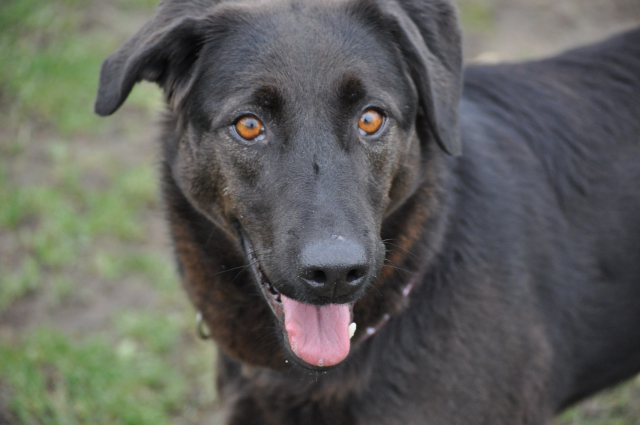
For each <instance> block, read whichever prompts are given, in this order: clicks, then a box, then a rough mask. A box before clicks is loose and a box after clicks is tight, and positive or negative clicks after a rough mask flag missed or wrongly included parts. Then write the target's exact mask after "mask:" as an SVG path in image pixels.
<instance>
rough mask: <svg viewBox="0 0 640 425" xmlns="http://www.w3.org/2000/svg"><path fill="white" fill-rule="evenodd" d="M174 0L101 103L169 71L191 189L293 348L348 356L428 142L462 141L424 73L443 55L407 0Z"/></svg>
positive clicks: (329, 360)
mask: <svg viewBox="0 0 640 425" xmlns="http://www.w3.org/2000/svg"><path fill="white" fill-rule="evenodd" d="M178 6H181V5H180V4H176V5H174V6H172V3H171V2H168V3H166V4H165V9H164V11H165V13H164V14H163V9H162V8H161V9H160V11H159V12H158V15H157V16H156V19H155V21H156V22H154V21H153V20H152V21H151V23H150V24H148V27H149V28H147V30H146V31H145V29H143V30H142V31H141V32H140V33H139V34H138V35H137V36H138V40H135V37H134V38H133V39H132V40H134V41H133V42H130V44H131V45H130V46H128V47H127V45H125V47H123V49H121V50H125V51H124V52H123V53H120V52H117V53H116V54H115V55H114V56H117V57H114V58H113V59H111V65H109V64H108V61H109V60H108V61H107V62H106V63H105V68H104V69H103V74H102V81H101V93H99V98H98V103H97V106H96V108H97V110H98V111H99V112H103V113H110V112H112V111H113V110H115V108H117V107H118V106H119V104H120V103H122V101H124V98H123V96H124V97H126V94H127V93H128V90H130V88H131V86H132V85H133V83H134V82H135V81H137V80H139V79H140V78H146V79H149V80H152V81H157V82H159V83H160V85H161V86H162V87H163V88H164V89H165V91H166V93H167V97H168V100H169V104H170V105H171V107H172V108H173V112H174V113H175V114H176V115H177V116H179V123H180V124H179V125H180V128H179V129H176V131H180V132H181V137H179V138H178V140H179V141H177V142H176V143H175V144H174V145H172V146H169V147H168V148H167V152H168V158H167V160H168V162H169V163H170V166H171V169H172V174H173V178H174V179H175V181H176V182H177V184H178V186H179V187H180V189H181V191H182V192H183V194H184V195H185V197H186V198H187V199H188V200H189V202H190V203H191V204H192V205H193V207H195V208H196V209H197V210H198V211H199V212H200V213H202V214H203V215H204V216H206V217H207V218H209V220H210V221H211V222H213V223H215V224H216V225H217V226H219V227H220V228H223V229H224V230H225V231H226V232H227V233H228V234H229V235H230V236H231V238H233V239H235V240H237V241H238V245H239V247H240V249H241V250H242V251H243V252H244V256H245V258H246V259H247V262H248V263H249V264H250V265H251V267H250V268H251V270H252V273H253V277H254V280H255V284H256V285H258V286H259V288H260V289H261V292H262V294H263V296H264V301H265V302H266V303H268V304H269V305H270V306H271V308H272V310H273V312H274V314H275V316H276V318H277V320H278V322H279V323H280V325H281V329H282V331H283V333H284V336H285V338H283V340H284V342H285V345H286V347H287V348H288V349H289V351H290V352H292V353H293V355H294V358H295V359H296V360H298V361H299V362H300V363H302V364H303V365H305V366H309V367H329V366H333V365H335V364H338V363H340V362H341V361H342V360H344V358H345V357H346V356H347V355H348V353H349V349H350V344H349V325H350V323H351V322H352V319H353V317H352V315H353V313H352V307H353V304H354V303H355V302H356V301H357V300H359V299H361V298H362V297H363V296H364V294H365V293H366V291H367V289H369V288H370V287H372V286H373V285H374V283H375V281H376V279H377V278H378V276H379V275H380V270H381V268H382V266H383V262H384V259H385V248H384V244H383V242H382V240H381V236H380V233H381V226H382V223H383V220H384V218H385V216H386V215H388V214H389V213H390V212H391V211H393V210H394V209H395V208H397V207H398V206H399V205H400V204H401V203H402V202H403V201H404V200H406V199H407V198H408V197H409V196H410V195H411V194H412V192H413V191H414V190H415V189H416V187H417V186H418V185H419V184H420V183H421V181H422V174H423V173H424V169H423V165H424V163H425V161H424V154H423V150H424V149H425V144H433V143H436V142H437V143H439V144H440V145H441V146H442V148H443V149H445V150H449V151H450V152H455V151H457V150H458V147H457V145H456V143H457V140H455V138H456V136H455V132H454V133H451V134H449V135H447V134H446V133H447V131H446V130H438V129H437V128H436V127H437V125H436V124H435V123H436V121H437V120H438V114H440V115H443V114H444V115H446V114H450V115H451V114H453V115H452V116H455V111H454V112H451V111H450V110H448V109H450V106H444V107H443V106H441V105H435V106H434V100H433V95H434V90H435V88H434V87H433V85H434V84H442V83H443V81H436V80H435V79H433V78H431V79H427V78H426V77H424V76H421V77H420V76H417V75H416V72H418V71H416V68H420V69H421V70H420V71H419V72H422V73H424V72H426V71H427V70H426V69H422V68H425V66H426V65H427V64H425V63H424V61H425V60H427V61H428V60H429V58H431V59H433V58H435V56H429V55H428V54H430V52H429V51H428V49H426V50H425V48H426V46H425V45H424V43H422V45H420V43H421V42H420V41H416V40H413V38H415V37H416V34H415V30H416V28H414V27H412V29H410V30H409V31H408V32H406V30H405V29H404V28H403V26H406V25H407V24H408V23H409V22H410V21H409V20H408V19H407V18H406V17H405V16H404V15H402V13H403V10H402V9H401V8H399V7H396V8H392V9H391V10H383V8H381V7H380V6H378V5H376V4H375V3H373V2H358V3H355V4H354V3H349V2H328V3H323V4H321V5H319V4H315V2H293V3H292V4H288V3H287V2H274V3H272V4H267V3H266V2H260V3H256V2H253V4H252V3H246V4H245V3H239V2H233V3H232V4H219V5H215V6H214V7H211V6H210V7H209V8H208V14H205V13H204V11H200V12H201V13H203V15H204V16H206V18H204V19H195V18H183V19H182V20H174V19H169V18H168V16H170V14H171V12H172V11H173V13H177V9H176V10H173V9H172V8H173V7H175V8H177V7H178ZM191 7H196V6H191ZM166 9H171V10H168V11H167V10H166ZM194 14H195V13H194ZM196 15H197V14H196ZM412 31H413V32H412ZM400 33H401V34H400ZM416 43H417V45H416ZM425 51H426V52H427V53H425ZM118 53H120V55H118ZM425 56H426V59H425ZM434 63H435V62H434ZM127 66H128V67H129V69H127ZM109 67H111V69H109ZM116 67H117V69H116ZM432 72H433V74H434V75H436V76H437V77H438V78H443V75H444V74H443V73H442V71H441V70H432ZM453 78H454V79H455V78H457V77H455V76H454V77H453ZM444 83H446V81H445V82H444ZM425 84H426V85H427V86H426V87H425ZM429 84H430V85H429ZM109 87H111V89H109ZM114 87H115V88H117V89H118V90H119V91H117V92H116V93H115V94H114V93H113V91H114V90H115V89H114ZM123 88H124V89H123ZM123 92H125V93H124V94H123ZM109 96H111V97H109ZM101 99H102V100H103V101H102V106H101V103H100V102H101ZM101 107H102V110H101V109H100V108H101ZM427 108H428V110H425V109H427ZM438 109H440V111H439V110H438ZM443 111H444V112H443ZM420 120H422V121H424V122H425V123H430V125H429V126H428V128H425V127H424V123H423V126H421V125H420V124H418V126H416V122H417V121H420ZM438 125H440V126H442V125H443V124H442V123H440V124H438ZM450 125H454V126H455V123H450Z"/></svg>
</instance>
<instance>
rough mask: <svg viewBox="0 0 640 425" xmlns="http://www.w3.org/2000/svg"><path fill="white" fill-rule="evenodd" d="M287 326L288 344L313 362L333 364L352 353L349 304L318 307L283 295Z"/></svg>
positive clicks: (319, 364)
mask: <svg viewBox="0 0 640 425" xmlns="http://www.w3.org/2000/svg"><path fill="white" fill-rule="evenodd" d="M282 304H283V306H284V327H285V328H286V329H287V334H288V335H289V345H290V346H291V349H292V350H293V352H294V353H296V355H297V356H298V357H300V358H301V359H302V360H304V361H305V362H307V363H309V364H310V365H313V366H333V365H335V364H338V363H340V362H341V361H343V360H344V359H345V358H346V357H347V355H348V354H349V348H350V346H351V341H350V340H349V321H350V320H351V314H350V312H349V306H348V305H347V304H329V305H326V306H322V307H318V306H315V305H311V304H304V303H301V302H298V301H296V300H292V299H291V298H287V297H285V296H284V295H282Z"/></svg>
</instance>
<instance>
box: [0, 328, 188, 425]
mask: <svg viewBox="0 0 640 425" xmlns="http://www.w3.org/2000/svg"><path fill="white" fill-rule="evenodd" d="M166 324H167V323H166V321H165V322H163V325H165V326H166ZM145 331H146V329H145ZM151 331H153V329H151ZM124 341H127V340H123V341H120V342H119V343H118V342H116V347H118V348H117V349H116V350H114V349H113V344H111V343H110V342H109V341H108V340H106V339H104V338H91V339H89V340H87V341H84V342H73V341H70V340H69V339H68V338H67V337H65V336H64V335H62V334H60V333H59V332H56V331H55V330H51V329H46V328H43V329H40V330H38V331H36V332H34V333H32V334H31V335H29V336H28V337H27V338H26V339H25V340H24V341H23V343H22V345H20V346H18V347H7V346H0V359H1V361H0V373H2V376H3V381H5V382H6V383H7V384H8V386H9V388H10V389H11V390H13V391H14V393H16V394H20V395H21V396H17V397H14V398H13V399H12V400H11V402H10V406H11V408H12V411H13V415H14V416H15V417H16V419H17V420H18V422H19V423H23V424H50V425H54V424H56V425H57V424H60V425H73V424H105V425H108V424H150V425H161V424H169V423H171V416H172V415H173V413H174V412H177V411H178V410H179V408H180V403H181V401H182V397H183V395H184V393H185V388H186V384H187V383H186V381H185V378H184V377H183V376H182V374H180V373H179V372H178V371H177V370H176V369H175V368H174V367H172V365H170V364H168V363H167V361H166V360H164V359H162V358H161V357H159V356H157V355H154V351H153V348H154V347H153V346H152V347H150V348H147V347H146V346H145V345H133V346H132V347H133V348H131V349H126V350H125V349H122V348H121V347H123V343H124ZM154 342H155V343H156V344H158V341H154ZM160 344H161V345H162V346H163V347H166V345H167V341H166V340H165V341H162V340H161V341H160Z"/></svg>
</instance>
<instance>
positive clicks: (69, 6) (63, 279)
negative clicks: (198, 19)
mask: <svg viewBox="0 0 640 425" xmlns="http://www.w3.org/2000/svg"><path fill="white" fill-rule="evenodd" d="M155 3H156V2H155V1H149V0H134V1H129V0H127V1H124V0H113V1H104V2H97V1H90V0H51V1H48V2H41V1H38V0H8V1H5V2H3V3H2V4H1V5H0V28H3V30H2V32H1V33H0V57H2V58H3V60H2V61H1V62H0V127H2V128H3V131H2V133H0V422H2V423H5V422H9V423H12V424H72V425H73V424H169V423H182V424H190V423H193V424H195V423H201V422H202V418H203V417H208V416H209V410H210V409H211V406H212V403H213V402H214V400H215V397H216V396H215V392H214V390H213V370H212V368H213V358H214V354H213V347H212V346H211V345H210V344H206V345H205V344H199V343H198V342H197V341H196V339H195V336H194V333H193V330H194V329H195V323H194V312H193V310H192V308H191V307H190V306H189V305H188V302H187V300H186V297H185V295H184V294H183V292H182V291H181V289H180V286H179V283H178V281H177V278H176V273H175V270H174V267H173V264H172V262H171V261H170V253H169V252H168V245H167V244H166V243H163V242H161V244H160V245H157V242H156V241H157V239H158V237H157V235H155V234H154V230H153V229H152V228H151V227H150V226H151V225H150V221H152V220H154V219H156V220H157V217H158V216H160V215H161V212H160V207H159V204H158V187H157V180H158V179H157V175H156V170H155V161H154V159H153V158H154V156H155V153H154V146H153V145H150V144H149V143H150V141H151V140H150V137H149V135H148V134H146V131H145V129H144V128H143V127H142V128H141V126H140V124H139V121H143V122H145V123H147V125H150V124H149V121H150V119H149V117H151V116H154V115H155V114H156V113H157V110H158V109H159V107H160V99H161V96H160V94H159V90H158V89H157V88H155V87H153V86H152V85H149V84H148V85H141V86H140V87H138V88H136V89H135V90H134V93H133V94H132V97H131V98H130V102H129V103H128V106H126V107H125V110H124V113H123V114H121V115H120V116H116V117H114V118H113V119H111V120H104V119H101V118H99V117H97V116H95V115H94V114H93V111H92V103H93V100H94V95H95V93H96V90H97V76H98V72H99V69H100V63H101V61H102V59H103V58H104V57H105V56H107V55H108V54H109V53H111V52H112V51H113V50H114V49H115V48H117V46H118V45H119V44H120V43H121V42H122V41H123V39H124V37H123V36H122V35H120V33H119V30H118V29H117V28H113V27H112V26H111V25H112V22H111V20H109V22H107V21H105V22H102V21H100V16H107V17H109V16H113V15H118V16H121V17H124V20H125V21H127V20H129V21H131V22H134V21H135V26H137V25H138V24H139V23H141V22H142V21H143V20H144V19H145V18H146V16H147V15H148V14H149V13H150V11H151V9H152V7H153V6H154V4H155ZM8 64H11V66H8ZM123 140H126V142H123ZM135 140H139V141H140V143H144V142H146V143H147V144H148V145H147V146H144V145H142V146H131V145H130V143H132V141H135ZM132 157H133V159H132ZM138 159H139V161H138ZM160 239H161V240H163V239H162V238H160ZM129 298H133V300H132V299H129ZM67 312H71V313H67ZM68 314H71V319H70V320H69V319H65V317H67V315H68ZM93 316H99V317H101V319H99V320H96V319H91V318H92V317H93ZM83 318H88V319H91V320H93V322H92V321H91V320H87V322H88V323H83ZM94 322H95V323H94ZM205 377H206V379H205ZM3 420H4V421H5V422H3Z"/></svg>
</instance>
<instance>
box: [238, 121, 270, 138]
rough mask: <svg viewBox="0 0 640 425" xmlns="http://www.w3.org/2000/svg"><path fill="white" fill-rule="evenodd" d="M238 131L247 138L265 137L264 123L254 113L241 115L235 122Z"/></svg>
mask: <svg viewBox="0 0 640 425" xmlns="http://www.w3.org/2000/svg"><path fill="white" fill-rule="evenodd" d="M234 127H235V130H236V133H238V135H239V136H240V137H242V138H243V139H245V140H250V141H254V140H261V139H262V138H264V125H262V122H261V121H260V120H259V119H257V118H256V117H254V116H253V115H245V116H243V117H241V118H240V119H239V120H238V121H236V124H235V126H234Z"/></svg>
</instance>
